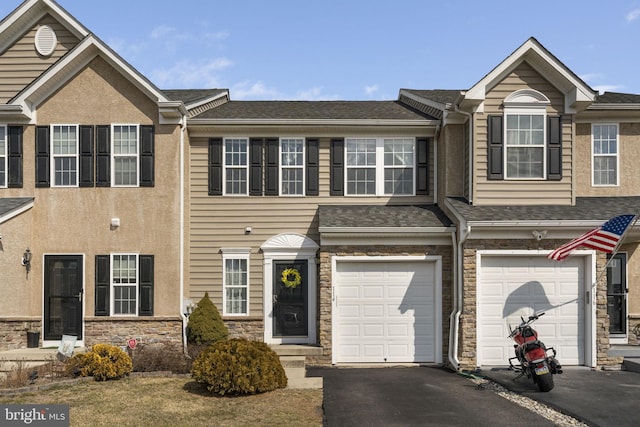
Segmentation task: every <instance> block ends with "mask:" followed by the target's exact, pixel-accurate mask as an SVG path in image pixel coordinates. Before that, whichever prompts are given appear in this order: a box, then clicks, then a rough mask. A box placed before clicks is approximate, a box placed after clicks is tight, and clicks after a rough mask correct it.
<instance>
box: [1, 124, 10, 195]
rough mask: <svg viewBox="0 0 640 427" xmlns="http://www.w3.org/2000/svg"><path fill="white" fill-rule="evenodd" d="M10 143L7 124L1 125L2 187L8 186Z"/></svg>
mask: <svg viewBox="0 0 640 427" xmlns="http://www.w3.org/2000/svg"><path fill="white" fill-rule="evenodd" d="M8 145H9V143H8V141H7V126H6V125H0V188H7V170H8V168H9V166H8V158H9V155H8V150H9V148H8Z"/></svg>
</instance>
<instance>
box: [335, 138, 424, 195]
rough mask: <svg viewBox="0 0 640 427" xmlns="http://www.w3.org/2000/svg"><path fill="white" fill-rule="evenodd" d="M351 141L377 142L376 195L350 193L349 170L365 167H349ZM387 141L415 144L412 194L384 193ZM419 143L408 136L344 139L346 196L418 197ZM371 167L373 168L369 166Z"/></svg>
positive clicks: (412, 166)
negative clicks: (348, 143) (394, 140)
mask: <svg viewBox="0 0 640 427" xmlns="http://www.w3.org/2000/svg"><path fill="white" fill-rule="evenodd" d="M350 139H374V140H375V141H376V165H375V170H376V192H375V194H351V193H349V186H348V183H349V182H348V181H349V180H348V173H347V172H348V170H349V169H354V168H356V169H357V168H362V167H363V166H349V165H348V164H347V153H348V151H347V141H349V140H350ZM387 139H410V140H411V141H412V142H413V164H412V165H411V168H412V169H413V178H412V179H413V190H412V192H411V194H385V192H384V171H385V164H384V141H385V140H387ZM416 147H417V142H416V138H415V137H407V136H384V137H374V136H351V137H345V138H344V170H345V173H344V194H345V196H349V197H413V196H415V195H416V171H417V163H416V162H417V161H418V159H417V157H418V156H417V152H416V150H417V148H416ZM367 167H370V168H371V166H367Z"/></svg>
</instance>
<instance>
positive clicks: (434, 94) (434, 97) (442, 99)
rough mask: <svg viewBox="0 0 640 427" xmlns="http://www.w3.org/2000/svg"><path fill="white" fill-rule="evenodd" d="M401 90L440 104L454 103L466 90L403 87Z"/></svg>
mask: <svg viewBox="0 0 640 427" xmlns="http://www.w3.org/2000/svg"><path fill="white" fill-rule="evenodd" d="M401 91H404V92H407V93H410V94H413V95H415V96H418V97H420V98H424V99H428V100H430V101H433V102H437V103H438V104H443V105H446V104H452V103H453V102H454V101H455V100H456V99H458V97H459V96H460V94H461V93H462V92H464V90H460V89H431V90H422V89H401Z"/></svg>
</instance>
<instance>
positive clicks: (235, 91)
mask: <svg viewBox="0 0 640 427" xmlns="http://www.w3.org/2000/svg"><path fill="white" fill-rule="evenodd" d="M230 95H231V99H238V100H241V99H278V98H281V95H280V93H279V92H278V91H277V90H276V89H273V88H269V87H267V86H266V85H265V84H264V83H263V82H261V81H257V82H254V83H251V82H248V81H244V82H240V83H236V84H235V85H233V87H232V88H231V93H230Z"/></svg>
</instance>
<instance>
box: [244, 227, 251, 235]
mask: <svg viewBox="0 0 640 427" xmlns="http://www.w3.org/2000/svg"><path fill="white" fill-rule="evenodd" d="M244 234H251V226H249V225H247V226H246V227H245V228H244Z"/></svg>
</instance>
